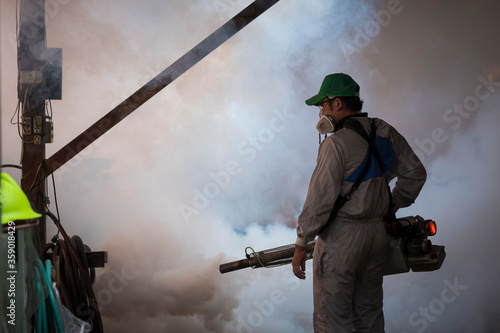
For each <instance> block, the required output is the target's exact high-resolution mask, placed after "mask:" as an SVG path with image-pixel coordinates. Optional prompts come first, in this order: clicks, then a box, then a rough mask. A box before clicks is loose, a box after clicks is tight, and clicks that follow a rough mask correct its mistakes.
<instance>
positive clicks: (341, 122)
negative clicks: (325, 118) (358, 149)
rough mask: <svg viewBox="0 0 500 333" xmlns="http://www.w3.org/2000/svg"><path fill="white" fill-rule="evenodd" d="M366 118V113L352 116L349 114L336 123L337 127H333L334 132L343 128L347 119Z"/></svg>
mask: <svg viewBox="0 0 500 333" xmlns="http://www.w3.org/2000/svg"><path fill="white" fill-rule="evenodd" d="M367 117H368V113H366V112H359V113H353V114H350V115H348V116H345V117H344V118H342V119H340V121H339V122H338V124H337V126H335V131H334V132H337V131H338V130H340V129H341V128H342V127H344V123H345V122H346V121H347V120H348V119H352V118H367Z"/></svg>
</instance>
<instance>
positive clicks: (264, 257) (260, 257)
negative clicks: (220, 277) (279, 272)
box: [219, 241, 316, 274]
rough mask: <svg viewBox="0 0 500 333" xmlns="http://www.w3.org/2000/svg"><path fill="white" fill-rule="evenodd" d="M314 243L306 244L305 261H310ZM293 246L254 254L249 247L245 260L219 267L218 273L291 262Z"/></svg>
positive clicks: (289, 245) (246, 250)
mask: <svg viewBox="0 0 500 333" xmlns="http://www.w3.org/2000/svg"><path fill="white" fill-rule="evenodd" d="M315 244H316V242H315V241H311V242H309V243H308V244H307V259H312V255H313V252H314V245H315ZM294 252H295V244H288V245H284V246H279V247H275V248H272V249H268V250H263V251H259V252H255V251H254V250H253V249H252V248H251V247H247V248H246V249H245V253H246V257H247V258H246V259H241V260H237V261H232V262H228V263H226V264H221V265H220V266H219V271H220V272H221V273H222V274H224V273H228V272H232V271H237V270H239V269H243V268H248V267H252V268H257V267H273V266H280V265H285V264H289V263H291V262H292V259H293V254H294Z"/></svg>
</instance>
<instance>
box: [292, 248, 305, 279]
mask: <svg viewBox="0 0 500 333" xmlns="http://www.w3.org/2000/svg"><path fill="white" fill-rule="evenodd" d="M306 259H307V248H306V247H303V246H299V245H295V252H294V253H293V259H292V268H293V274H295V276H296V277H298V278H299V279H301V280H304V279H305V278H306Z"/></svg>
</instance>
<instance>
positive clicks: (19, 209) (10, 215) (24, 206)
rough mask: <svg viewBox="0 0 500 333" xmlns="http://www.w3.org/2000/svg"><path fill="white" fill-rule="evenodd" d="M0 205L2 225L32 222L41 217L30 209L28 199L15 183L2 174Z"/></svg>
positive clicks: (9, 177)
mask: <svg viewBox="0 0 500 333" xmlns="http://www.w3.org/2000/svg"><path fill="white" fill-rule="evenodd" d="M0 204H1V209H2V225H3V224H7V223H9V221H18V220H32V219H36V218H39V217H41V216H42V215H41V214H38V213H37V212H35V211H34V210H33V208H31V205H30V202H29V200H28V197H27V196H26V194H24V192H23V190H21V187H19V185H18V184H17V182H16V181H15V180H14V179H13V178H12V177H11V176H9V175H8V174H6V173H4V172H2V179H1V183H0Z"/></svg>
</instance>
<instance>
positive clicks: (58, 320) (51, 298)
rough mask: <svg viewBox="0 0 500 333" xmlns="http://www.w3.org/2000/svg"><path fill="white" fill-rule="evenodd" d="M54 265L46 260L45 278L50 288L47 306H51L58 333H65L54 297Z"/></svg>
mask: <svg viewBox="0 0 500 333" xmlns="http://www.w3.org/2000/svg"><path fill="white" fill-rule="evenodd" d="M51 271H52V263H51V262H50V260H48V259H47V260H45V278H46V282H47V285H48V286H49V302H50V304H48V305H47V306H49V305H51V309H52V311H53V312H52V313H53V315H54V320H55V322H56V326H57V332H64V328H63V325H62V321H61V316H60V314H59V309H58V308H57V303H56V298H55V297H54V292H53V291H52V279H51Z"/></svg>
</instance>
